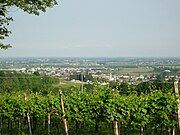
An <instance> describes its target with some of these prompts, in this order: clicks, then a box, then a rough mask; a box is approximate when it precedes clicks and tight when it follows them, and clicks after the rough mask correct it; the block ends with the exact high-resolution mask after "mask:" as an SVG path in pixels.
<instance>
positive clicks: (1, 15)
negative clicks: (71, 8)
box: [0, 0, 57, 49]
mask: <svg viewBox="0 0 180 135" xmlns="http://www.w3.org/2000/svg"><path fill="white" fill-rule="evenodd" d="M54 5H57V1H56V0H0V49H7V48H9V47H11V46H10V45H9V44H3V43H2V40H3V39H5V38H6V37H8V36H9V34H10V33H11V31H10V30H9V29H8V28H7V26H8V25H9V22H10V21H13V18H12V17H11V16H9V15H8V12H9V9H10V8H12V7H17V8H19V9H22V10H23V11H24V12H27V13H29V14H34V15H39V14H40V12H46V10H47V8H48V7H53V6H54Z"/></svg>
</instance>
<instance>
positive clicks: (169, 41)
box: [0, 0, 180, 57]
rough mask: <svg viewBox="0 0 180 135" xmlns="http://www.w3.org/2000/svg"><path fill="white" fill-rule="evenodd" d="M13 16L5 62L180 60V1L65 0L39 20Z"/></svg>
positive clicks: (37, 18) (13, 14)
mask: <svg viewBox="0 0 180 135" xmlns="http://www.w3.org/2000/svg"><path fill="white" fill-rule="evenodd" d="M14 11H15V12H14ZM10 15H12V16H13V17H14V22H12V23H11V26H10V28H11V30H12V34H11V36H10V37H9V38H8V39H7V42H8V43H10V44H12V45H13V48H12V49H9V50H7V51H2V50H0V56H1V57H2V56H45V57H47V56H48V57H49V56H54V57H55V56H56V57H61V56H76V57H79V56H86V57H89V56H90V57H101V56H103V57H105V56H108V57H112V56H113V57H126V56H130V57H132V56H134V57H136V56H143V57H144V56H145V57H149V56H154V57H157V56H166V57H169V56H171V57H180V0H61V1H59V5H57V6H55V7H54V8H52V9H50V10H48V11H47V12H46V13H43V14H41V15H40V16H38V17H37V16H34V15H28V14H27V13H23V12H22V11H21V10H17V11H16V9H13V10H12V12H10Z"/></svg>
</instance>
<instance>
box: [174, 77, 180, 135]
mask: <svg viewBox="0 0 180 135" xmlns="http://www.w3.org/2000/svg"><path fill="white" fill-rule="evenodd" d="M178 83H179V81H178V80H177V81H175V82H174V92H175V93H176V96H177V97H178V96H179V90H178ZM177 102H178V110H177V118H178V128H177V132H178V133H180V101H179V98H178V99H177ZM173 132H174V134H175V129H173Z"/></svg>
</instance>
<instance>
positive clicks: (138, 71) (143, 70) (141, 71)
mask: <svg viewBox="0 0 180 135" xmlns="http://www.w3.org/2000/svg"><path fill="white" fill-rule="evenodd" d="M116 73H117V74H119V75H125V74H130V75H135V76H137V75H149V74H152V73H153V68H147V67H138V68H122V69H119V70H118V71H117V72H116Z"/></svg>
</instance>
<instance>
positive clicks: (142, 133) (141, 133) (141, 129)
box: [140, 127, 144, 135]
mask: <svg viewBox="0 0 180 135" xmlns="http://www.w3.org/2000/svg"><path fill="white" fill-rule="evenodd" d="M140 135H144V128H143V127H141V128H140Z"/></svg>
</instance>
